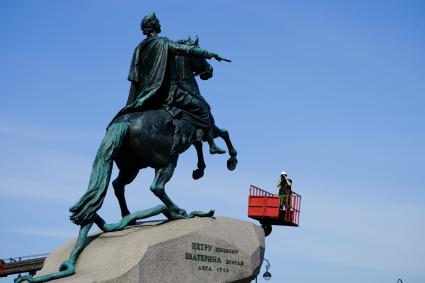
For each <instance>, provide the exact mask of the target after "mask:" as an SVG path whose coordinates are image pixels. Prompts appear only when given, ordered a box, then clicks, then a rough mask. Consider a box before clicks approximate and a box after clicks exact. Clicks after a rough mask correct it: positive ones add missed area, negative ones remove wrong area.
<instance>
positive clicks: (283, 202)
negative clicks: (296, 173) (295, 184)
mask: <svg viewBox="0 0 425 283" xmlns="http://www.w3.org/2000/svg"><path fill="white" fill-rule="evenodd" d="M277 187H278V188H279V196H280V207H281V209H283V208H285V210H286V211H289V210H290V209H291V207H292V198H291V195H292V180H291V179H289V178H288V173H286V172H285V171H283V172H282V173H280V179H279V182H278V183H277Z"/></svg>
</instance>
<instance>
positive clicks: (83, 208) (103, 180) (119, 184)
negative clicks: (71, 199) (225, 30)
mask: <svg viewBox="0 0 425 283" xmlns="http://www.w3.org/2000/svg"><path fill="white" fill-rule="evenodd" d="M186 44H197V40H196V41H190V40H189V41H188V42H186ZM188 60H189V61H188ZM183 62H184V67H185V68H182V69H181V68H180V69H181V70H183V69H185V70H186V71H187V70H188V68H187V67H188V66H190V68H189V69H190V75H191V76H192V80H190V82H191V83H193V84H196V80H195V79H194V77H195V76H196V75H198V74H199V75H200V77H201V78H202V79H208V78H210V77H211V76H212V67H211V66H210V65H209V64H208V63H207V62H206V60H205V59H196V58H186V57H184V60H183ZM177 67H178V66H177ZM180 67H181V66H180ZM177 69H179V68H177ZM180 75H183V74H180ZM184 75H187V74H184ZM186 83H187V82H186ZM194 86H195V85H194ZM196 87H198V86H197V85H196ZM201 98H202V97H201ZM205 103H206V102H205ZM176 118H177V119H176ZM211 119H212V116H211ZM211 124H212V125H214V123H213V122H212V123H211ZM197 132H198V131H197V129H196V128H195V127H194V126H193V125H192V124H191V123H190V122H188V121H186V120H184V119H178V117H173V116H172V115H171V114H170V113H169V112H168V111H166V110H164V109H155V110H147V111H143V112H135V113H128V114H124V115H122V116H119V117H118V118H117V119H115V120H114V122H113V123H112V124H111V125H110V126H109V127H108V130H107V132H106V134H105V136H104V138H103V140H102V143H101V145H100V147H99V149H98V151H97V154H96V158H95V160H94V162H93V168H92V172H91V175H90V182H89V186H88V190H87V192H86V193H85V194H84V195H83V196H82V197H81V198H80V200H79V201H78V202H77V203H76V204H75V205H74V206H73V207H71V208H70V211H71V217H70V218H71V221H72V222H74V223H75V224H77V225H80V231H79V235H78V238H77V242H76V244H75V246H74V248H73V249H72V251H71V253H70V255H69V258H68V259H67V260H65V261H64V262H62V264H61V265H60V267H59V271H58V272H55V273H51V274H47V275H43V276H40V277H36V278H33V277H32V276H30V275H24V276H22V277H19V278H17V279H15V282H16V283H20V282H24V281H28V282H33V283H41V282H46V281H49V280H53V279H59V278H64V277H67V276H71V275H72V274H74V273H75V268H76V262H77V259H78V256H79V254H80V253H81V251H82V250H83V249H84V247H85V246H86V244H87V237H88V236H87V235H88V232H89V230H90V229H91V227H92V225H93V224H96V225H97V226H98V227H99V228H100V229H101V230H102V231H104V232H109V231H118V230H122V229H124V228H125V227H126V226H127V225H129V224H131V223H134V222H135V221H136V220H137V219H143V218H147V217H150V216H153V215H157V214H160V213H162V214H164V215H165V216H166V217H167V218H168V219H183V218H190V217H194V216H201V217H205V216H212V215H213V214H214V211H212V210H211V211H209V212H201V211H194V212H192V213H190V214H188V213H187V212H186V211H185V210H184V209H181V208H179V207H178V206H177V205H176V204H175V203H174V202H173V201H172V200H171V199H170V198H169V197H168V195H167V194H166V192H165V184H166V183H167V182H168V181H169V180H170V179H171V177H172V176H173V173H174V169H175V167H176V166H177V160H178V157H179V154H181V153H183V152H184V151H186V150H187V149H188V148H189V147H190V146H191V145H192V144H195V145H196V148H197V153H198V169H196V170H194V172H193V178H194V179H197V178H200V177H202V175H203V172H204V169H205V163H204V161H203V156H202V142H201V141H199V136H198V134H197ZM213 135H214V137H217V136H220V137H222V138H223V139H224V140H225V142H226V144H227V146H228V149H229V154H230V158H229V160H228V162H227V167H228V169H229V170H233V169H234V168H235V167H236V164H237V160H236V150H235V149H234V148H233V146H232V144H231V142H230V139H229V136H228V133H227V131H225V130H220V129H219V128H217V127H216V126H215V125H214V126H213ZM114 161H115V163H116V165H117V167H118V169H119V174H118V177H117V178H116V179H115V180H114V181H113V182H112V185H113V187H114V190H115V195H116V196H117V198H118V201H119V204H120V208H121V214H122V216H123V218H122V219H121V221H120V222H118V223H114V224H106V223H105V221H104V220H103V219H102V218H101V217H100V216H99V215H98V214H97V211H98V210H99V209H100V207H101V206H102V204H103V200H104V198H105V196H106V191H107V189H108V186H109V181H110V178H111V173H112V165H113V162H114ZM146 167H152V168H154V169H155V178H154V180H153V182H152V184H151V186H150V189H151V191H152V192H153V193H154V194H155V195H156V196H157V197H158V198H159V199H160V200H161V201H162V202H163V203H164V204H163V205H158V206H156V207H153V208H149V209H146V210H141V211H138V212H134V213H131V214H130V212H129V210H128V208H127V204H126V201H125V197H124V188H125V186H126V185H127V184H129V183H131V182H132V181H133V180H134V179H135V178H136V176H137V174H138V172H139V170H140V169H143V168H146Z"/></svg>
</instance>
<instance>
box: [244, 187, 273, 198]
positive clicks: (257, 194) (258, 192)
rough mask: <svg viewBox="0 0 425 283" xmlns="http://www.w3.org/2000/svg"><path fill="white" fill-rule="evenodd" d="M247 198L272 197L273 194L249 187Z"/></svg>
mask: <svg viewBox="0 0 425 283" xmlns="http://www.w3.org/2000/svg"><path fill="white" fill-rule="evenodd" d="M249 196H251V197H272V196H274V195H273V194H271V193H269V192H266V191H265V190H262V189H260V188H258V187H256V186H253V185H251V186H250V187H249Z"/></svg>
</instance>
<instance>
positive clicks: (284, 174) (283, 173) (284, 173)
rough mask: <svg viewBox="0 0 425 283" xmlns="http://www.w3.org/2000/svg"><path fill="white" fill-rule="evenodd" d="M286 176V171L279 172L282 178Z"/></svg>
mask: <svg viewBox="0 0 425 283" xmlns="http://www.w3.org/2000/svg"><path fill="white" fill-rule="evenodd" d="M287 176H288V173H286V172H285V171H282V173H280V177H282V178H286V177H287Z"/></svg>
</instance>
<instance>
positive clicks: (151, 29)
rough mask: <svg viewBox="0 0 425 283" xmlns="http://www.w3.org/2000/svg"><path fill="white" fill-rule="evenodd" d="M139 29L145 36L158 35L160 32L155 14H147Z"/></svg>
mask: <svg viewBox="0 0 425 283" xmlns="http://www.w3.org/2000/svg"><path fill="white" fill-rule="evenodd" d="M140 28H141V29H142V31H143V34H145V35H151V34H153V33H155V34H158V33H160V32H161V25H160V24H159V20H158V18H157V17H156V15H155V13H149V14H148V15H147V16H145V17H144V18H143V20H142V22H141V24H140Z"/></svg>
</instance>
